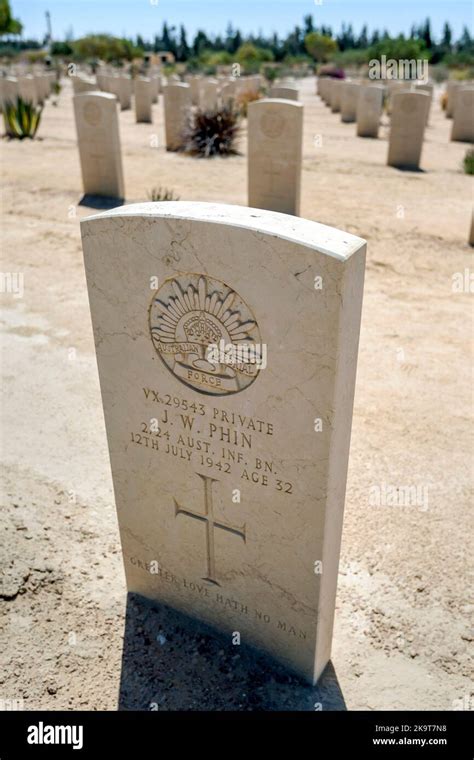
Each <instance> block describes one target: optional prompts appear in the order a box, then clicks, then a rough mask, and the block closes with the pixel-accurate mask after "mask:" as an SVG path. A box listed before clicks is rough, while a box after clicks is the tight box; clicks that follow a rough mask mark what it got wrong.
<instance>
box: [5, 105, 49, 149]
mask: <svg viewBox="0 0 474 760" xmlns="http://www.w3.org/2000/svg"><path fill="white" fill-rule="evenodd" d="M42 110H43V107H42V106H39V107H36V106H34V105H33V104H32V103H29V102H25V101H24V100H22V99H21V98H17V99H16V102H15V103H6V104H5V105H4V107H3V121H4V124H5V131H6V133H7V135H8V137H13V138H17V139H18V140H23V139H24V138H25V137H29V138H30V139H33V138H34V136H35V135H36V132H37V131H38V127H39V125H40V121H41V112H42Z"/></svg>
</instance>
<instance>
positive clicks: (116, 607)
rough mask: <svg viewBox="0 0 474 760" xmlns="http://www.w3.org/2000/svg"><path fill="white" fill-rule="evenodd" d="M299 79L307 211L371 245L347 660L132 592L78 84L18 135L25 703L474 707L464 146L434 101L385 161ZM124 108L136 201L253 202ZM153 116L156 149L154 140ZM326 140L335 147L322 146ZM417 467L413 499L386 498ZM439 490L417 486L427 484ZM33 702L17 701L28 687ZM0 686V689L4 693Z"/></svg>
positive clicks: (9, 354)
mask: <svg viewBox="0 0 474 760" xmlns="http://www.w3.org/2000/svg"><path fill="white" fill-rule="evenodd" d="M313 93H314V82H313V81H310V80H307V81H306V82H305V83H304V84H303V101H304V104H305V139H304V163H303V180H302V209H301V213H302V216H304V217H307V218H309V219H314V220H316V221H318V222H323V223H325V224H330V225H334V226H336V227H340V228H342V229H345V230H348V231H349V232H352V233H354V234H356V235H359V236H361V237H364V238H366V239H367V241H368V264H367V275H366V289H365V300H364V308H363V319H362V333H361V343H360V358H359V369H358V378H357V392H356V400H355V411H354V425H353V437H352V448H351V459H350V469H349V479H348V490H347V503H346V515H345V523H344V534H343V545H342V556H341V566H340V577H339V588H338V598H337V611H336V623H335V632H334V646H333V658H332V665H333V667H330V668H329V669H328V671H327V673H326V674H325V676H324V677H323V679H322V680H321V682H320V685H319V688H318V689H311V688H309V687H307V686H304V685H303V684H301V683H299V682H298V681H297V680H296V679H294V678H292V677H289V676H287V675H286V674H285V673H284V672H283V671H281V670H279V669H278V668H272V666H270V665H269V664H268V663H266V662H265V661H263V660H261V659H260V660H259V659H258V658H257V659H256V658H255V657H254V655H253V653H251V652H247V651H246V650H244V648H243V647H242V648H241V651H240V652H239V653H238V654H236V653H235V647H232V651H231V652H229V651H228V650H229V647H228V644H227V643H226V644H223V643H222V642H221V641H220V640H219V638H218V637H216V636H214V635H213V634H212V633H211V632H210V631H207V630H206V629H193V628H192V627H191V626H189V625H188V623H187V621H185V620H181V619H179V618H178V617H177V616H173V613H171V612H170V611H167V610H158V611H155V610H150V609H148V608H146V607H144V606H143V605H142V604H140V602H139V600H133V599H131V600H129V603H128V605H127V600H126V591H125V585H124V574H123V570H122V563H121V554H120V545H119V539H118V529H117V521H116V517H115V511H114V505H113V494H112V484H111V476H110V470H109V462H108V455H107V450H106V439H105V431H104V422H103V415H102V408H101V401H100V393H99V384H98V376H97V369H96V362H95V356H94V347H93V339H92V331H91V324H90V316H89V309H88V302H87V293H86V284H85V279H84V269H83V263H82V253H81V244H80V233H79V219H80V218H81V217H83V216H86V215H88V214H89V213H92V212H91V210H90V209H87V208H84V207H82V206H79V205H78V204H79V201H80V200H81V197H82V192H81V178H80V169H79V159H78V152H77V149H76V145H75V128H74V121H73V113H72V102H71V92H70V88H69V83H68V84H67V86H66V87H65V89H64V90H63V93H62V94H61V96H60V100H59V105H58V106H57V107H54V106H53V105H52V104H51V103H48V104H47V106H46V108H45V111H44V114H43V122H42V125H41V128H40V131H39V138H40V139H37V140H35V141H34V142H31V141H25V142H23V143H20V142H18V141H11V142H8V141H6V140H2V141H1V162H2V163H1V167H2V176H3V188H4V189H3V211H2V244H3V245H2V249H3V262H2V270H3V271H4V272H20V273H23V274H24V296H23V297H22V298H17V297H15V295H13V294H11V293H6V294H2V301H3V310H2V316H1V319H2V325H3V339H2V352H1V359H2V372H3V388H4V394H3V400H2V412H1V422H2V455H3V461H4V468H3V474H4V484H3V488H2V512H1V523H2V525H1V529H2V539H3V540H2V544H1V546H2V548H1V552H2V558H1V561H0V564H1V571H2V572H1V574H0V596H1V598H2V613H3V614H2V623H1V641H0V652H1V654H0V661H1V674H0V699H3V700H8V699H17V700H23V707H24V709H76V710H77V709H107V710H115V709H117V707H118V706H120V707H125V708H127V707H128V708H130V707H134V708H138V709H170V708H174V709H190V708H191V709H199V708H201V709H226V708H227V709H233V708H237V709H276V708H282V709H288V708H294V709H304V710H311V709H314V703H318V702H319V703H321V705H322V708H323V709H344V707H347V708H348V709H361V710H367V709H369V710H370V709H410V710H412V709H440V710H449V709H452V708H453V707H455V706H459V705H460V704H461V703H462V704H463V705H464V706H466V705H469V704H470V706H471V707H473V706H474V699H472V701H471V702H470V703H469V699H470V696H471V692H470V680H469V676H470V675H472V662H471V663H470V661H469V656H468V647H469V644H470V643H472V639H473V633H472V629H471V630H470V629H469V619H470V613H471V614H472V610H473V606H472V605H471V606H469V605H468V593H467V589H468V587H469V583H471V584H472V579H471V581H469V580H468V570H469V568H468V564H469V559H468V557H469V555H468V538H469V533H470V532H471V535H472V528H473V523H472V511H471V510H470V509H469V506H470V505H469V490H470V484H471V482H472V471H471V468H470V457H471V454H472V448H473V445H472V444H473V442H472V435H471V434H470V430H469V415H470V412H471V396H470V379H471V377H470V375H471V368H472V358H471V354H470V349H469V342H470V341H469V339H470V334H471V327H472V321H471V320H472V295H469V293H467V292H464V293H453V291H452V276H453V274H454V273H456V272H464V269H465V268H466V267H470V268H471V271H472V267H473V264H472V249H470V248H469V246H468V245H467V243H466V240H467V234H468V227H469V223H470V213H471V205H472V185H471V182H472V180H471V179H470V178H469V177H468V176H466V175H464V174H463V173H462V171H461V168H460V167H461V161H462V157H463V155H464V153H465V151H466V148H467V146H466V145H463V144H461V143H450V142H449V133H450V126H451V122H450V121H448V120H447V119H445V117H444V115H443V114H442V112H441V110H440V107H439V105H438V103H437V102H435V103H434V106H433V109H432V116H431V121H430V126H429V128H428V130H427V134H426V140H425V145H424V149H423V156H422V169H423V171H422V172H402V171H399V170H397V169H393V168H389V167H387V166H386V165H385V159H386V153H387V126H386V125H385V126H384V127H383V128H382V129H381V133H380V138H379V139H378V140H372V139H361V138H357V137H356V136H355V125H353V124H342V123H341V122H340V119H339V116H338V115H336V114H331V113H330V112H329V110H328V109H327V108H326V107H325V106H324V105H323V104H322V102H321V101H320V100H319V98H317V97H316V96H315V95H314V94H313ZM153 115H154V123H153V124H152V125H146V124H135V122H134V114H133V112H132V111H126V112H123V113H122V114H121V116H120V126H121V137H122V148H123V161H124V172H125V182H126V193H127V201H128V202H137V201H143V200H147V192H148V191H150V190H151V188H152V187H157V186H160V185H161V186H163V187H167V188H170V189H173V190H174V191H175V193H176V194H177V195H179V196H180V198H181V199H182V200H201V201H223V202H226V203H236V204H241V205H245V204H246V155H245V153H246V139H245V138H246V135H245V129H244V130H243V133H242V141H241V148H242V155H240V156H236V157H232V158H229V159H219V160H207V161H204V160H199V159H193V158H189V157H185V156H180V155H176V154H167V153H166V151H165V150H164V148H163V138H164V134H163V114H162V102H161V99H160V103H159V105H157V106H154V108H153ZM156 135H157V136H158V143H159V147H158V148H154V147H150V146H151V145H152V144H153V143H154V141H155V139H156ZM321 142H322V144H321ZM384 484H385V485H386V486H392V485H393V486H397V487H405V486H415V487H418V488H419V489H420V492H421V493H422V494H423V495H424V500H423V501H422V502H421V504H420V505H419V506H417V505H413V506H371V504H370V495H371V493H372V491H371V489H373V488H374V487H381V488H382V487H383V485H384ZM423 489H424V490H423ZM20 704H21V703H20ZM0 706H1V703H0Z"/></svg>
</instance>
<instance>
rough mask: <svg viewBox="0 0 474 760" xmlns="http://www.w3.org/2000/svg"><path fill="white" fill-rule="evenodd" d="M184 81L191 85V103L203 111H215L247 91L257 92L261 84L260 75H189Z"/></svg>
mask: <svg viewBox="0 0 474 760" xmlns="http://www.w3.org/2000/svg"><path fill="white" fill-rule="evenodd" d="M186 83H187V84H189V86H190V87H191V99H192V105H194V106H198V107H199V108H201V109H202V110H204V111H216V110H217V109H219V108H221V107H226V106H229V105H230V104H231V103H232V102H234V103H235V102H236V101H238V99H239V97H240V96H242V95H245V94H247V93H251V92H253V93H258V92H259V90H260V88H261V86H262V78H261V77H260V75H255V76H247V77H221V78H217V77H201V76H197V75H196V76H190V77H187V78H186Z"/></svg>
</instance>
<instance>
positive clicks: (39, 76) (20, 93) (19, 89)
mask: <svg viewBox="0 0 474 760" xmlns="http://www.w3.org/2000/svg"><path fill="white" fill-rule="evenodd" d="M55 81H56V75H55V73H54V72H52V71H49V72H43V73H35V74H21V75H18V76H7V77H0V109H3V106H4V104H6V103H14V102H15V101H16V99H17V98H18V97H20V98H21V99H22V100H24V101H25V102H27V103H31V104H32V105H34V106H38V105H40V104H42V103H44V102H45V101H46V100H47V98H48V97H49V96H50V95H51V93H52V91H53V85H54V82H55Z"/></svg>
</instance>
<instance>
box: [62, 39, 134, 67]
mask: <svg viewBox="0 0 474 760" xmlns="http://www.w3.org/2000/svg"><path fill="white" fill-rule="evenodd" d="M71 44H72V48H73V51H74V55H76V56H77V57H78V58H79V59H81V58H82V59H87V58H100V59H102V60H103V61H108V62H111V61H121V60H124V59H125V60H127V61H131V60H132V59H133V58H135V57H138V56H139V55H141V54H142V52H143V51H142V50H140V49H139V48H137V47H135V46H134V45H133V43H132V42H131V41H130V40H127V39H123V38H120V37H112V36H111V35H109V34H89V35H87V36H86V37H81V39H79V40H76V41H75V42H73V43H71Z"/></svg>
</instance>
